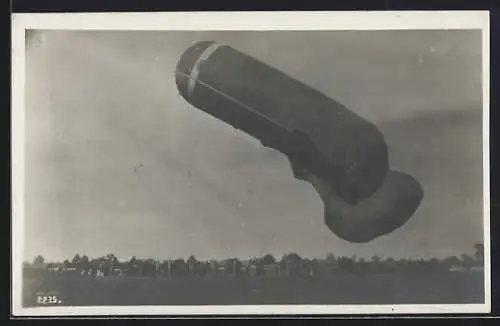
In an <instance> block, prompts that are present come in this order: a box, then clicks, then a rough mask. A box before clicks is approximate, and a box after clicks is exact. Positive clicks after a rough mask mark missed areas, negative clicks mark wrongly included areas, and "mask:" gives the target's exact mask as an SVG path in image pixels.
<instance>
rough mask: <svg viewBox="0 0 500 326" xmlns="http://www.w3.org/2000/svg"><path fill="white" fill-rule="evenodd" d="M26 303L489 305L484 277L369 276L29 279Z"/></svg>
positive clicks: (464, 275) (26, 289)
mask: <svg viewBox="0 0 500 326" xmlns="http://www.w3.org/2000/svg"><path fill="white" fill-rule="evenodd" d="M24 282H25V283H24V295H23V298H24V305H25V306H26V307H32V306H37V303H36V294H37V293H40V294H44V295H51V294H54V295H57V296H58V298H59V299H61V300H62V304H63V305H72V306H89V305H92V306H93V305H228V304H232V305H251V304H454V303H482V302H483V301H484V287H483V275H482V274H481V273H441V274H364V275H354V274H351V275H334V276H331V277H329V278H261V279H259V278H240V279H229V278H219V279H201V278H194V277H190V278H184V279H171V278H162V277H156V278H121V279H116V278H82V277H78V276H62V275H52V276H43V277H38V278H26V279H25V280H24Z"/></svg>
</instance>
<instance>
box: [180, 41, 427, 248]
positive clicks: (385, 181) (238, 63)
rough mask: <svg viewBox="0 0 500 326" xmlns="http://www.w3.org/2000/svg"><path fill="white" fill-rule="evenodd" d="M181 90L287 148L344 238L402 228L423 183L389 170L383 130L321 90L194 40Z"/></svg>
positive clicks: (184, 60)
mask: <svg viewBox="0 0 500 326" xmlns="http://www.w3.org/2000/svg"><path fill="white" fill-rule="evenodd" d="M176 84H177V87H178V90H179V92H180V94H181V96H182V97H183V98H184V99H185V100H186V101H187V102H189V103H190V104H192V105H193V106H194V107H196V108H198V109H200V110H202V111H204V112H206V113H208V114H211V115H212V116H214V117H216V118H218V119H220V120H222V121H224V122H226V123H228V124H230V125H232V126H233V127H235V128H237V129H240V130H242V131H244V132H245V133H247V134H249V135H251V136H253V137H255V138H257V139H259V140H260V141H261V143H262V144H263V145H264V146H267V147H271V148H274V149H276V150H278V151H280V152H282V153H283V154H285V155H286V156H287V157H288V158H289V160H290V164H291V167H292V170H293V174H294V176H295V178H297V179H300V180H304V181H307V182H310V183H311V184H312V185H313V187H314V188H315V189H316V191H317V192H318V194H319V195H320V197H321V198H322V200H323V202H324V206H325V216H324V218H325V224H326V225H327V226H328V227H329V228H330V230H331V231H332V232H333V233H335V234H336V235H337V236H338V237H340V238H342V239H344V240H347V241H350V242H369V241H371V240H373V239H375V238H377V237H379V236H381V235H384V234H388V233H390V232H392V231H394V230H395V229H397V228H399V227H401V226H402V225H404V224H405V222H406V221H407V220H408V219H409V218H410V217H411V216H412V215H413V214H414V213H415V211H416V210H417V209H418V207H419V205H420V202H421V200H422V198H423V189H422V187H421V186H420V184H419V183H418V182H417V181H416V180H415V179H414V178H413V177H412V176H410V175H408V174H405V173H402V172H397V171H393V170H390V169H389V154H388V149H387V145H386V143H385V140H384V137H383V135H382V134H381V133H380V131H379V130H378V129H377V128H376V127H375V126H374V125H373V124H371V123H370V122H368V121H366V120H365V119H363V118H361V117H360V116H358V115H356V114H355V113H354V112H351V111H349V110H348V109H347V108H345V107H344V106H343V105H342V104H340V103H338V102H336V101H335V100H333V99H331V98H329V97H327V96H326V95H324V94H322V93H321V92H319V91H317V90H315V89H313V88H311V87H309V86H307V85H305V84H303V83H301V82H299V81H297V80H295V79H293V78H291V77H290V76H288V75H286V74H284V73H283V72H280V71H278V70H276V69H274V68H272V67H270V66H268V65H266V64H264V63H262V62H260V61H258V60H256V59H254V58H252V57H250V56H248V55H246V54H244V53H241V52H239V51H237V50H235V49H233V48H231V47H229V46H226V45H221V44H218V43H216V42H213V41H203V42H197V43H195V44H193V45H192V46H191V47H189V48H188V49H187V50H186V51H185V52H184V53H183V54H182V56H181V58H180V60H179V63H178V65H177V69H176Z"/></svg>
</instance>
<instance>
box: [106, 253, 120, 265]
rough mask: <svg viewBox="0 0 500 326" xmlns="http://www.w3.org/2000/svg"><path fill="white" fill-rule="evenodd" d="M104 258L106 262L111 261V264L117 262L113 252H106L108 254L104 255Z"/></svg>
mask: <svg viewBox="0 0 500 326" xmlns="http://www.w3.org/2000/svg"><path fill="white" fill-rule="evenodd" d="M105 259H106V260H107V261H108V262H110V263H113V264H117V263H119V261H118V258H116V256H115V255H114V254H108V255H106V256H105Z"/></svg>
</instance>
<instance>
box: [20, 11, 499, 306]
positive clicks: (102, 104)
mask: <svg viewBox="0 0 500 326" xmlns="http://www.w3.org/2000/svg"><path fill="white" fill-rule="evenodd" d="M194 18H195V17H194ZM486 19H487V16H486ZM192 20H193V19H192ZM96 21H99V22H102V21H104V20H103V19H101V20H96ZM212 21H213V20H212ZM476 21H477V19H476ZM96 24H97V23H96ZM56 25H57V24H56ZM75 26H76V25H75ZM97 26H99V25H97ZM104 26H105V25H104V24H103V25H102V28H89V29H83V28H76V27H75V28H72V26H68V27H67V28H55V27H51V26H49V27H45V28H44V26H43V24H42V25H41V26H40V27H38V28H36V26H35V27H30V26H27V27H25V28H24V29H23V31H22V36H23V40H22V41H20V42H22V46H23V47H24V51H23V53H22V56H21V57H20V58H22V64H23V65H24V67H23V70H22V77H19V78H22V79H20V80H22V86H21V88H22V89H21V91H22V92H21V93H20V94H21V96H22V100H21V99H20V100H19V102H18V103H22V105H20V106H18V107H13V109H12V110H13V112H14V111H16V110H19V111H17V112H21V111H22V115H18V117H20V118H19V119H21V118H22V119H21V120H22V125H23V127H22V131H20V132H19V135H20V136H19V138H18V140H19V139H21V140H22V143H14V144H13V147H15V148H16V149H17V150H18V151H19V153H20V154H19V156H18V157H21V158H22V163H21V162H20V164H19V165H16V166H17V170H18V171H19V170H22V175H23V177H22V179H18V181H19V180H22V185H19V186H18V187H21V188H19V189H22V191H21V192H19V193H18V194H20V195H19V196H18V197H17V202H16V196H14V206H15V208H14V217H13V221H14V223H15V224H16V227H15V230H14V232H15V234H16V237H17V239H19V241H18V244H19V245H18V246H17V247H16V248H17V251H15V253H14V254H13V255H14V256H15V257H14V258H15V259H16V260H17V261H19V265H18V269H17V271H18V272H19V273H18V274H16V275H18V278H17V280H19V282H20V283H19V289H20V293H18V294H17V297H18V298H19V301H20V303H19V307H20V309H27V310H29V311H30V314H35V315H36V314H37V313H38V312H40V313H41V314H43V311H44V310H47V311H49V310H50V309H52V310H51V311H53V312H54V311H55V310H54V309H74V310H75V311H76V313H77V312H78V310H77V309H79V308H82V309H84V308H85V307H108V309H110V310H108V311H110V313H111V311H113V310H112V309H114V308H117V309H126V307H129V309H131V308H132V307H133V306H146V307H157V308H161V307H169V309H170V310H168V313H170V314H172V313H175V311H176V310H175V307H179V310H178V311H179V312H180V311H184V312H186V310H182V309H183V308H186V307H191V308H193V309H195V308H196V307H200V309H201V308H203V307H225V306H226V307H227V306H237V307H245V309H246V310H244V311H245V312H246V313H258V310H257V309H253V308H252V307H255V308H258V307H260V308H262V307H268V308H269V307H270V309H272V307H273V306H280V307H282V309H281V310H280V312H281V313H285V312H286V311H288V312H289V313H294V311H295V310H296V308H297V307H305V306H310V307H315V306H316V307H320V306H321V307H323V308H322V309H323V310H315V311H316V312H318V311H322V312H323V313H330V312H334V313H346V312H348V311H349V308H346V307H354V309H356V307H366V310H365V313H369V312H372V311H373V309H372V308H373V307H381V306H387V307H398V306H415V307H418V306H423V307H428V309H427V310H425V309H424V310H422V312H433V311H434V310H439V307H445V308H443V309H446V306H447V305H450V306H453V307H455V309H457V310H456V311H455V310H454V311H455V312H460V311H464V312H465V311H468V310H467V307H470V309H472V310H474V311H477V312H485V311H487V309H489V300H490V299H489V288H488V284H489V277H490V274H489V257H488V253H489V236H488V234H489V229H488V225H489V223H488V219H489V215H488V212H487V209H488V208H487V207H486V204H485V203H486V197H489V193H486V192H485V189H487V188H486V187H485V180H486V179H487V178H489V171H488V170H486V169H485V167H486V166H487V165H485V153H484V148H485V142H486V141H487V139H485V137H484V135H487V133H486V132H485V129H484V128H485V121H487V120H485V114H486V112H485V108H487V106H486V104H485V102H487V101H488V100H489V99H488V98H485V94H486V93H485V92H484V88H485V87H486V86H485V81H484V80H485V77H486V76H485V66H486V65H485V61H484V60H485V56H484V55H485V52H484V51H485V44H484V42H485V40H487V39H488V38H486V37H485V35H484V29H482V28H481V25H479V26H478V27H477V28H469V27H465V28H457V27H455V28H432V26H431V28H425V29H418V28H400V29H377V28H371V29H370V28H363V29H361V28H359V29H356V28H352V29H335V28H334V27H332V29H331V30H327V29H311V30H307V29H305V28H304V29H302V30H300V29H297V28H295V29H293V28H291V29H289V30H286V29H278V28H276V29H266V28H262V29H260V30H259V29H256V28H254V29H251V28H250V29H241V28H240V29H238V28H234V29H232V30H231V29H227V28H224V29H223V28H220V29H218V28H216V27H215V28H213V29H210V28H205V29H201V28H200V29H198V30H196V29H193V28H186V29H184V30H182V29H179V28H171V29H169V28H165V29H163V30H160V29H157V28H156V29H150V30H148V29H147V28H146V29H139V28H131V29H126V28H122V29H118V28H114V29H107V28H105V27H104ZM483 26H487V20H486V22H485V23H484V24H483ZM486 45H487V44H486ZM488 46H489V45H488ZM16 55H21V54H20V53H19V52H17V53H16V52H15V51H14V52H13V56H16ZM19 60H21V59H19ZM486 85H487V84H486ZM19 114H20V113H19ZM19 121H20V120H19ZM18 127H19V126H18ZM13 128H16V125H13ZM19 128H20V127H19ZM486 151H487V149H486ZM13 180H16V179H15V178H14V179H13ZM13 183H14V181H13ZM16 205H17V206H16ZM19 205H22V209H21V208H19V207H20V206H19ZM16 207H17V208H16ZM16 213H17V214H22V217H20V216H19V217H18V216H16V215H15V214H16ZM485 248H486V249H485ZM16 253H17V254H16ZM14 287H15V284H14ZM13 290H14V291H15V288H14V289H13ZM462 306H463V307H464V308H463V309H459V308H457V307H462ZM124 307H125V308H124ZM283 307H287V308H283ZM328 307H332V310H325V309H328ZM335 307H344V308H343V309H338V310H335ZM370 307H372V308H370ZM214 309H215V308H214ZM228 309H230V308H228ZM252 309H253V310H252ZM283 309H285V310H283ZM286 309H288V310H286ZM370 309H372V310H370ZM390 309H393V310H394V308H390ZM433 309H434V310H433ZM470 309H469V310H470ZM61 311H63V310H61ZM64 311H66V313H67V312H69V311H70V310H64ZM123 311H125V310H123ZM158 311H160V310H158ZM165 311H166V310H165ZM190 311H191V312H190V313H192V312H193V311H195V310H190ZM210 311H219V312H220V310H216V309H215V310H210ZM263 311H267V312H269V311H270V310H263ZM302 311H303V312H304V310H302ZM357 312H361V311H359V310H357ZM101 313H104V314H105V313H106V312H105V311H104V312H101ZM130 313H131V312H129V314H130Z"/></svg>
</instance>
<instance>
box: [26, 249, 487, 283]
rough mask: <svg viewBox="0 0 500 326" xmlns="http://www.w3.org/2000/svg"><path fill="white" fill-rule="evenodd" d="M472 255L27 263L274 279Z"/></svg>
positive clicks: (406, 266) (438, 262)
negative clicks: (418, 257)
mask: <svg viewBox="0 0 500 326" xmlns="http://www.w3.org/2000/svg"><path fill="white" fill-rule="evenodd" d="M474 247H475V253H474V254H473V255H469V254H466V253H464V254H462V255H461V256H460V257H457V256H450V257H447V258H444V259H437V258H431V259H410V258H404V259H393V258H385V259H384V258H381V257H379V256H377V255H374V256H372V257H371V259H363V258H358V257H356V256H349V257H347V256H335V255H334V254H333V253H330V254H328V255H327V256H326V257H325V258H323V259H308V258H303V257H301V256H299V255H298V254H296V253H291V254H286V255H283V257H282V258H281V259H276V258H275V257H274V256H273V255H271V254H266V255H264V256H262V257H260V258H251V259H248V260H244V261H242V260H240V259H237V258H228V259H224V260H197V259H196V258H195V257H194V256H190V257H189V258H187V259H183V258H177V259H171V260H164V261H159V260H154V259H137V258H136V257H132V258H131V259H130V260H125V261H120V260H119V259H118V258H117V257H116V256H115V255H114V254H108V255H105V256H102V257H98V258H93V259H91V258H89V257H88V256H87V255H80V254H76V255H75V256H74V257H73V258H72V259H71V260H64V261H63V262H48V263H47V262H45V259H44V257H42V256H41V255H38V256H36V257H35V258H34V259H33V261H32V263H25V265H24V267H25V270H29V269H30V268H32V269H33V268H34V267H37V266H38V267H41V266H43V267H44V268H45V269H47V268H49V269H52V270H53V269H54V268H59V270H62V271H65V270H68V269H70V270H73V271H74V270H78V271H79V272H81V271H89V272H88V274H89V275H90V274H91V273H92V271H93V273H94V275H95V273H96V271H100V272H101V273H104V274H105V275H109V274H112V273H113V270H120V271H122V272H125V273H126V274H128V275H132V276H153V275H158V274H159V275H169V276H187V275H207V274H214V273H215V274H231V275H237V274H249V273H250V274H252V275H275V274H280V273H286V274H287V275H289V274H307V275H313V274H321V273H322V272H323V273H325V271H326V272H328V271H340V272H342V271H344V272H373V273H376V272H431V271H436V272H437V271H449V270H450V269H452V268H462V269H465V270H470V269H472V268H474V267H483V264H484V245H483V244H482V243H477V244H476V245H475V246H474Z"/></svg>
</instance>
